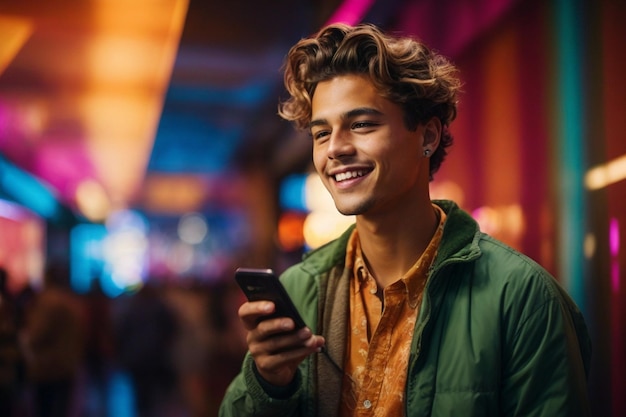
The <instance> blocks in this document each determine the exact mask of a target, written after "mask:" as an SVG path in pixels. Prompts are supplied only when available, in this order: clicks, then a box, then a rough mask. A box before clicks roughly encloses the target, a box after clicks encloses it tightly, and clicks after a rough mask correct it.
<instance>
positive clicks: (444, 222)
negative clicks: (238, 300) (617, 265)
mask: <svg viewBox="0 0 626 417" xmlns="http://www.w3.org/2000/svg"><path fill="white" fill-rule="evenodd" d="M285 85H286V87H287V90H288V92H289V93H290V98H289V99H288V100H287V101H286V102H284V103H282V104H281V106H280V114H281V116H282V117H284V118H285V119H287V120H291V121H294V122H295V124H296V125H297V126H298V127H299V128H304V129H309V130H310V132H311V136H312V141H313V162H314V165H315V168H316V170H317V172H318V173H319V175H320V177H321V178H322V181H323V182H324V185H325V186H326V188H327V189H328V191H329V192H330V194H331V195H332V198H333V200H334V202H335V205H336V207H337V209H338V210H339V211H340V212H341V213H343V214H346V215H355V216H356V225H355V226H353V227H351V228H350V229H349V230H347V231H346V232H345V233H344V234H343V235H342V236H341V237H340V238H338V239H337V240H335V241H333V242H331V243H329V244H327V245H325V246H324V247H322V248H319V249H317V250H315V251H312V252H311V253H309V254H307V255H306V256H305V257H304V259H303V261H302V262H301V263H299V264H297V265H295V266H293V267H291V268H290V269H288V270H287V271H286V272H285V273H284V274H283V276H282V277H281V279H282V281H283V283H284V285H285V286H286V288H287V290H288V292H289V293H290V295H291V297H292V298H293V299H294V302H295V303H296V305H297V306H298V307H299V309H300V311H301V313H302V315H303V317H304V319H305V321H306V322H307V324H308V325H309V326H310V327H309V328H305V329H302V330H300V331H294V330H293V329H294V324H293V322H292V320H290V319H288V318H277V319H271V320H264V321H261V322H259V321H258V320H259V318H261V317H262V316H264V315H267V314H269V313H271V312H272V311H273V308H274V306H273V304H272V303H271V302H264V301H261V302H254V303H252V302H249V303H245V304H243V305H242V306H241V308H240V309H239V316H240V318H241V320H242V322H243V324H244V326H245V327H246V329H247V330H248V337H247V341H248V347H249V354H248V355H247V356H246V358H245V360H244V363H243V367H242V371H241V373H240V374H239V376H238V377H237V378H236V379H235V380H234V381H233V383H232V384H231V386H230V388H229V390H228V391H227V393H226V395H225V397H224V399H223V402H222V407H221V410H220V415H221V416H224V417H225V416H234V417H245V416H281V417H287V416H319V417H330V416H341V417H344V416H357V415H358V416H394V417H396V416H521V415H524V416H550V417H555V416H568V417H571V416H582V415H588V414H589V407H588V401H587V388H586V377H587V372H588V364H589V359H590V342H589V337H588V334H587V330H586V327H585V324H584V321H583V317H582V316H581V314H580V312H579V311H578V309H577V308H576V306H575V305H574V303H573V302H572V300H571V299H570V298H569V297H568V295H567V294H566V293H565V291H564V290H563V289H562V288H561V287H560V286H559V285H558V283H557V282H556V281H555V280H554V279H553V278H552V277H551V276H550V275H549V274H548V273H547V272H546V271H545V270H544V269H542V268H541V267H540V266H539V265H537V264H536V263H534V262H533V261H532V260H530V259H529V258H527V257H525V256H524V255H522V254H520V253H518V252H516V251H515V250H513V249H511V248H509V247H507V246H505V245H504V244H502V243H500V242H498V241H496V240H494V239H492V238H490V237H489V236H487V235H485V234H483V233H481V232H480V230H479V228H478V225H477V224H476V222H475V221H474V220H473V219H472V218H471V217H470V216H469V215H468V214H467V213H465V212H463V211H462V210H461V209H459V208H458V207H457V206H456V205H455V204H454V203H453V202H451V201H431V200H430V197H429V190H428V184H429V181H430V180H431V179H432V176H433V174H434V173H435V172H436V171H437V169H438V168H439V166H440V164H441V162H442V160H443V158H444V157H445V155H446V147H448V146H449V145H450V144H451V142H452V137H451V136H450V133H449V131H448V126H449V125H450V123H451V122H452V120H453V119H454V118H455V116H456V103H457V91H458V89H459V86H460V82H459V79H458V78H457V73H456V69H455V68H454V67H453V66H452V65H451V64H450V63H449V62H448V61H447V60H446V59H445V58H443V57H442V56H439V55H437V54H435V53H433V52H432V51H431V50H429V49H428V48H427V47H426V46H425V45H423V44H420V43H419V42H417V41H415V40H412V39H407V38H396V37H392V36H389V35H386V34H384V33H382V32H381V31H380V30H379V29H377V28H376V27H374V26H371V25H359V26H356V27H350V26H346V25H332V26H329V27H326V28H324V29H322V30H321V31H320V32H319V33H317V34H316V35H315V36H314V37H312V38H310V39H304V40H301V41H300V42H299V43H297V44H296V45H295V46H294V47H293V48H292V49H291V50H290V52H289V55H288V58H287V63H286V70H285Z"/></svg>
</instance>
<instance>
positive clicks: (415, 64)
mask: <svg viewBox="0 0 626 417" xmlns="http://www.w3.org/2000/svg"><path fill="white" fill-rule="evenodd" d="M354 73H357V74H365V75H368V76H369V78H370V79H371V80H372V82H373V83H374V85H375V86H376V88H377V90H378V91H379V92H380V94H381V95H382V96H383V97H385V98H387V99H388V100H391V101H392V102H394V103H396V104H398V105H400V106H401V107H402V108H403V111H404V120H405V125H406V127H407V128H408V129H409V130H415V129H416V128H417V126H418V125H419V124H422V123H426V122H427V121H428V120H430V119H431V118H432V117H437V118H439V120H440V121H441V124H442V126H443V129H442V135H441V141H440V145H439V147H438V148H437V149H436V151H435V152H434V153H433V155H432V156H431V158H430V178H431V179H432V177H433V174H434V173H435V172H436V171H437V170H438V169H439V167H440V166H441V163H442V162H443V160H444V158H445V156H446V155H447V151H446V148H447V147H448V146H450V145H451V144H452V142H453V138H452V135H451V134H450V131H449V129H448V127H449V126H450V123H451V122H452V121H453V120H454V119H455V117H456V112H457V93H458V91H459V89H460V87H461V81H460V79H459V77H458V71H457V69H456V67H455V66H454V65H452V64H451V63H450V62H449V61H448V60H447V59H446V58H445V57H443V56H442V55H439V54H437V53H435V52H434V51H433V50H431V49H430V48H428V47H427V46H426V45H424V44H423V43H421V42H419V41H417V40H415V39H413V38H410V37H396V36H391V35H389V34H385V33H383V32H382V30H381V29H379V28H378V27H376V26H374V25H372V24H360V25H357V26H349V25H346V24H341V23H339V24H333V25H329V26H327V27H325V28H323V29H322V30H320V31H319V32H318V33H317V34H315V35H313V36H312V37H310V38H306V39H302V40H300V41H299V42H298V43H297V44H295V45H294V46H293V47H292V48H291V49H290V50H289V53H288V55H287V59H286V61H285V66H284V82H285V87H286V89H287V92H288V93H289V95H290V97H289V98H288V99H287V100H285V101H282V102H281V103H279V107H278V114H279V115H280V116H281V117H282V118H284V119H286V120H289V121H293V122H295V124H296V126H297V127H298V128H299V129H303V130H304V129H308V128H309V123H310V121H311V98H312V97H313V93H314V92H315V88H316V87H317V84H318V83H319V82H321V81H326V80H329V79H331V78H334V77H336V76H339V75H346V74H354Z"/></svg>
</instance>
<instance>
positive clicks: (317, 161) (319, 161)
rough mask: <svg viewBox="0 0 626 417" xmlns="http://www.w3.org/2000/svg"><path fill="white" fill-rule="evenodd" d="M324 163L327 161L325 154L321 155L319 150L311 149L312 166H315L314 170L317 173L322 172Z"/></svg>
mask: <svg viewBox="0 0 626 417" xmlns="http://www.w3.org/2000/svg"><path fill="white" fill-rule="evenodd" d="M326 161H328V158H326V154H324V153H322V152H321V151H320V150H317V151H316V149H315V147H313V165H314V166H315V170H316V171H317V172H318V173H321V172H323V171H324V167H325V166H326Z"/></svg>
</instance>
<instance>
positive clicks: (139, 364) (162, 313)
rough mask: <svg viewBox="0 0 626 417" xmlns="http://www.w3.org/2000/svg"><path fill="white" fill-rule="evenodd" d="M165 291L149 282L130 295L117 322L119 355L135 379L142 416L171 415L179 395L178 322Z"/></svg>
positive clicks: (135, 389) (116, 335)
mask: <svg viewBox="0 0 626 417" xmlns="http://www.w3.org/2000/svg"><path fill="white" fill-rule="evenodd" d="M161 291H162V289H161V288H159V287H157V284H153V283H151V282H149V281H148V282H147V283H145V284H144V286H143V287H142V288H141V289H140V290H139V291H138V292H137V293H136V294H132V295H129V296H128V297H127V299H126V300H125V301H126V302H125V305H124V306H122V307H120V311H119V312H118V314H117V317H116V319H115V323H114V327H115V339H116V352H117V358H118V361H119V365H120V367H121V368H122V370H125V371H127V372H128V375H129V376H130V378H131V381H132V384H133V390H134V398H135V406H136V411H137V416H138V417H169V416H170V415H171V413H172V404H173V403H175V398H176V396H177V394H178V393H177V384H178V379H177V374H176V368H175V364H174V357H173V353H174V352H173V348H174V342H175V340H176V337H177V333H178V324H177V319H176V316H175V312H174V311H173V310H172V308H171V307H170V306H169V305H168V304H167V303H166V302H165V300H164V297H163V295H162V293H161Z"/></svg>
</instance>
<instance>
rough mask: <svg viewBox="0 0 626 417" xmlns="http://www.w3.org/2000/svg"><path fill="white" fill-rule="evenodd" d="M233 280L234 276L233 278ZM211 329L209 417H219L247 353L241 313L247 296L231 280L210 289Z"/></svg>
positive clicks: (209, 311) (220, 282)
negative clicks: (219, 412) (221, 407)
mask: <svg viewBox="0 0 626 417" xmlns="http://www.w3.org/2000/svg"><path fill="white" fill-rule="evenodd" d="M229 278H230V277H229ZM209 295H210V296H209V310H208V313H209V320H208V321H209V326H210V328H211V330H212V335H213V337H212V339H211V345H210V349H209V358H208V363H207V367H206V374H207V390H206V392H205V393H204V396H205V398H206V401H207V403H208V411H209V414H208V415H209V416H217V414H218V410H219V405H220V402H221V400H222V398H223V396H224V393H225V392H226V388H228V385H229V383H230V381H231V380H232V379H233V378H234V377H235V376H236V375H237V373H238V372H239V368H240V365H241V360H242V359H243V357H244V356H245V354H246V348H247V345H246V332H245V329H244V327H243V326H242V324H241V321H239V317H238V316H237V310H238V309H239V306H240V305H241V303H242V302H243V301H244V298H245V297H244V295H243V293H242V292H241V290H240V289H239V287H238V286H237V284H235V282H234V281H233V280H232V278H230V279H228V278H227V279H221V280H218V281H217V282H216V283H214V284H212V285H211V286H210V288H209Z"/></svg>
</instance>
